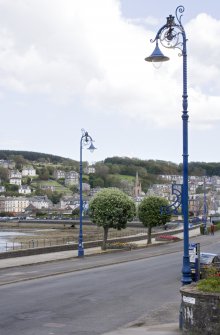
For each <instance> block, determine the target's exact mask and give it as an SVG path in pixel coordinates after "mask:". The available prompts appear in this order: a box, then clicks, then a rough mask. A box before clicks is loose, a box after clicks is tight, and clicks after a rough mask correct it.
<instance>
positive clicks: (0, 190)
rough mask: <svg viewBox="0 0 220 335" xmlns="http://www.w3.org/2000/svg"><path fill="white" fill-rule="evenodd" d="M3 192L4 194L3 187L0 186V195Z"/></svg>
mask: <svg viewBox="0 0 220 335" xmlns="http://www.w3.org/2000/svg"><path fill="white" fill-rule="evenodd" d="M3 192H5V186H1V185H0V193H3Z"/></svg>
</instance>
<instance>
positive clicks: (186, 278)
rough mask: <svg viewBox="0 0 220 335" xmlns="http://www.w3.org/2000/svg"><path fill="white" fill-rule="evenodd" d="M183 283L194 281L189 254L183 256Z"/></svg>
mask: <svg viewBox="0 0 220 335" xmlns="http://www.w3.org/2000/svg"><path fill="white" fill-rule="evenodd" d="M181 281H182V284H183V285H188V284H191V283H192V276H191V268H190V263H189V256H183V269H182V279H181Z"/></svg>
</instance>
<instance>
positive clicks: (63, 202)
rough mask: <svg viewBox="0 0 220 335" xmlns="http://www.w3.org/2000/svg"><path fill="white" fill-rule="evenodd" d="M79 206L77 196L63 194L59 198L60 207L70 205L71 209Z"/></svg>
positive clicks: (63, 207)
mask: <svg viewBox="0 0 220 335" xmlns="http://www.w3.org/2000/svg"><path fill="white" fill-rule="evenodd" d="M78 206H79V198H76V197H73V196H64V197H62V198H61V199H60V209H66V208H67V207H71V208H72V210H73V209H75V208H76V207H78Z"/></svg>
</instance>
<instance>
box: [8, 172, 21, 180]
mask: <svg viewBox="0 0 220 335" xmlns="http://www.w3.org/2000/svg"><path fill="white" fill-rule="evenodd" d="M9 178H20V179H21V178H22V174H21V172H20V171H18V170H10V171H9Z"/></svg>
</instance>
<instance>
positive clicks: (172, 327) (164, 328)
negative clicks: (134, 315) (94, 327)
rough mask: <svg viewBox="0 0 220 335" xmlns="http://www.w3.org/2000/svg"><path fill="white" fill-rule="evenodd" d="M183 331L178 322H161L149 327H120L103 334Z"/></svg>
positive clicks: (164, 334) (160, 334)
mask: <svg viewBox="0 0 220 335" xmlns="http://www.w3.org/2000/svg"><path fill="white" fill-rule="evenodd" d="M180 334H182V332H181V331H180V330H179V325H178V323H168V324H161V325H158V326H149V327H145V326H142V327H130V328H124V329H118V330H115V331H113V332H110V333H105V334H103V335H180Z"/></svg>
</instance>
